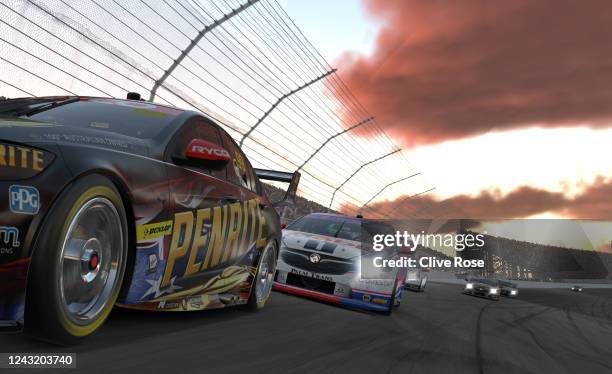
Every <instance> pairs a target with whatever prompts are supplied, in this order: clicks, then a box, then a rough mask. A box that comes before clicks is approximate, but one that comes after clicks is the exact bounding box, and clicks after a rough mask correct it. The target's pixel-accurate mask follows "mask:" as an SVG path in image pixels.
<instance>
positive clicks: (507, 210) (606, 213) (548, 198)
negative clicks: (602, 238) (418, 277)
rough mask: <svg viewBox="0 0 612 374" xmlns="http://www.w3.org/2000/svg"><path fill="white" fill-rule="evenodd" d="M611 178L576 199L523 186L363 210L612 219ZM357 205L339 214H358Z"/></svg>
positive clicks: (408, 215) (379, 214)
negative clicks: (505, 190)
mask: <svg viewBox="0 0 612 374" xmlns="http://www.w3.org/2000/svg"><path fill="white" fill-rule="evenodd" d="M611 197H612V178H610V179H606V178H604V177H601V176H600V177H598V178H597V179H596V180H595V182H594V183H593V184H591V185H589V186H587V187H586V188H584V190H583V191H582V192H581V193H579V194H577V195H576V196H574V197H567V196H565V195H564V194H563V193H561V192H551V191H546V190H542V189H538V188H533V187H529V186H521V187H518V188H516V189H515V190H513V191H511V192H510V193H508V194H506V195H502V194H500V193H499V192H497V191H481V192H480V193H479V194H478V195H477V196H469V195H457V196H453V197H451V198H448V199H446V200H442V201H439V200H436V199H435V198H434V197H432V196H430V195H422V196H417V197H414V198H407V197H406V196H402V197H399V198H397V199H395V200H393V201H384V202H378V203H374V204H370V205H369V206H368V207H367V208H366V210H365V211H364V213H365V215H367V216H371V217H385V215H390V216H392V218H473V219H487V218H488V219H495V218H524V217H529V216H532V215H536V214H542V213H555V214H559V215H562V216H564V217H567V218H581V219H601V220H612V198H611ZM358 210H359V209H358V208H357V207H355V206H343V207H341V209H340V211H342V212H343V213H346V214H351V215H352V214H355V213H356V212H357V211H358Z"/></svg>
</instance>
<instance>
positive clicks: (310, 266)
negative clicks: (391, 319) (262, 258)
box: [274, 213, 406, 313]
mask: <svg viewBox="0 0 612 374" xmlns="http://www.w3.org/2000/svg"><path fill="white" fill-rule="evenodd" d="M370 225H372V226H375V227H376V230H377V231H381V230H382V231H385V232H388V233H392V232H393V231H394V230H393V227H391V226H389V225H386V224H383V223H379V222H376V221H369V220H364V219H361V218H353V217H349V216H344V215H338V214H326V213H314V214H309V215H307V216H304V217H302V218H300V219H298V220H296V221H294V222H293V223H292V224H291V225H289V226H288V227H287V228H286V229H284V230H283V235H282V244H281V248H280V255H279V259H278V266H277V271H276V282H275V283H274V289H275V290H278V291H282V292H287V293H291V294H295V295H299V296H305V297H310V298H313V299H317V300H321V301H325V302H329V303H333V304H338V305H341V306H345V307H351V308H359V309H366V310H371V311H378V312H385V313H391V311H392V310H393V308H394V307H398V306H399V305H400V301H401V296H402V289H403V285H404V281H405V277H406V271H405V269H400V268H394V269H393V270H390V269H384V270H381V272H385V274H384V275H383V274H382V273H381V276H380V279H365V278H362V274H361V272H360V270H361V263H360V261H361V254H362V252H361V250H362V248H361V242H360V238H361V235H362V230H364V231H365V230H367V227H370ZM370 278H371V277H370Z"/></svg>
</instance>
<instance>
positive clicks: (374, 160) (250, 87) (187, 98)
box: [0, 0, 430, 217]
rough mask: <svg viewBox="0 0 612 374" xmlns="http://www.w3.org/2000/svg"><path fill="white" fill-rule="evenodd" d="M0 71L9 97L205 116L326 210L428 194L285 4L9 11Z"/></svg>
mask: <svg viewBox="0 0 612 374" xmlns="http://www.w3.org/2000/svg"><path fill="white" fill-rule="evenodd" d="M0 66H1V69H0V96H6V97H23V96H44V95H65V94H70V95H86V96H101V97H125V95H126V93H127V92H129V91H135V92H139V93H141V94H142V96H143V97H145V98H147V97H152V98H153V99H154V101H156V102H159V103H162V104H169V105H174V106H178V107H181V108H185V109H193V110H197V111H201V112H203V113H205V114H207V115H208V116H209V117H212V118H213V119H215V120H216V121H217V122H219V124H220V125H222V126H223V127H224V128H225V129H226V130H227V131H228V132H229V133H230V135H232V136H233V137H234V139H236V141H238V142H243V149H244V150H245V153H247V155H248V156H249V158H250V159H251V161H252V163H253V164H254V166H255V167H261V168H269V169H278V170H285V171H293V170H296V169H298V168H300V171H301V172H302V181H301V186H300V190H299V194H300V195H301V196H302V197H303V198H305V199H308V200H311V201H314V202H317V203H318V204H320V205H321V206H323V207H329V208H332V209H340V208H342V207H348V206H351V207H353V209H359V210H363V211H364V212H365V213H366V214H367V213H368V206H364V204H366V203H367V202H368V201H370V200H372V198H373V197H375V198H376V200H381V199H392V198H396V197H398V196H400V195H405V196H412V195H416V194H419V193H422V192H424V191H429V190H430V186H428V185H427V183H426V182H425V180H424V179H423V178H422V175H421V174H419V171H418V170H415V169H414V167H413V166H412V165H411V164H410V162H409V161H408V159H407V157H406V155H405V154H404V152H402V151H398V149H399V148H398V146H397V145H396V144H395V143H394V142H393V140H392V139H391V138H390V137H389V136H388V135H387V134H385V132H384V131H383V130H382V128H381V126H380V125H379V123H378V122H377V121H376V119H375V118H373V119H372V118H371V117H372V116H371V114H370V113H369V112H368V111H367V110H366V109H365V108H364V107H363V106H362V105H361V104H360V103H359V102H358V101H357V99H356V98H355V96H354V95H353V94H352V93H351V91H350V89H349V88H348V87H347V86H346V85H345V83H344V82H343V81H342V79H341V78H340V75H339V73H338V72H336V71H335V70H334V68H333V67H332V66H331V65H330V64H329V63H328V61H326V60H325V58H323V56H322V55H321V54H320V53H319V52H318V51H317V49H316V48H315V47H314V46H313V45H312V44H311V42H310V41H309V40H308V39H307V38H306V37H305V36H304V34H303V33H302V32H301V31H300V29H299V28H298V27H297V26H296V24H295V23H294V22H293V20H292V19H291V18H290V17H289V15H288V14H287V13H286V12H285V10H284V9H283V8H282V7H281V6H280V5H279V4H278V2H277V1H276V0H249V1H246V0H216V1H212V0H211V1H205V0H155V1H153V0H134V1H125V0H79V1H76V0H45V1H42V0H0ZM340 74H341V72H340ZM353 127H358V128H359V131H358V132H357V131H355V130H353ZM415 174H416V175H415ZM411 175H415V176H414V177H412V178H406V177H408V176H411ZM396 181H399V182H397V183H396ZM376 200H374V201H376ZM402 201H403V203H406V204H410V203H411V201H410V199H409V198H407V199H403V200H402ZM372 214H374V212H372ZM375 214H377V215H380V216H382V217H385V216H389V213H388V212H387V213H385V212H376V213H375Z"/></svg>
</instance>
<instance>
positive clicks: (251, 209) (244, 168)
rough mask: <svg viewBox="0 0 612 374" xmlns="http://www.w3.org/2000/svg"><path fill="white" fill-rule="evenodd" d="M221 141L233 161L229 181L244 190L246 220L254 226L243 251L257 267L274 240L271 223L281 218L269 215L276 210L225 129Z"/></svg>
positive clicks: (242, 193)
mask: <svg viewBox="0 0 612 374" xmlns="http://www.w3.org/2000/svg"><path fill="white" fill-rule="evenodd" d="M221 138H222V140H223V145H224V147H225V149H227V150H228V151H229V153H230V156H231V158H232V161H231V164H229V165H228V167H227V180H228V181H229V182H230V183H232V184H233V185H235V186H236V187H238V188H240V195H241V198H242V201H243V204H244V205H245V207H246V212H245V213H246V215H245V219H246V221H248V222H249V223H252V225H251V224H249V226H248V227H246V228H245V235H244V240H242V242H241V244H240V245H241V247H240V252H242V253H249V254H250V256H249V257H248V259H246V260H247V261H250V264H251V265H252V266H254V267H255V266H257V263H256V262H257V259H258V256H257V255H258V253H259V251H261V250H262V249H263V247H265V245H266V244H267V242H268V241H269V240H270V237H271V236H270V234H271V233H270V232H269V229H270V227H271V225H270V223H271V221H272V220H273V219H275V218H276V219H277V216H276V215H275V214H274V215H272V216H271V215H270V214H269V213H271V211H272V209H273V208H271V206H270V202H269V201H268V199H267V197H265V196H263V195H264V194H262V193H261V191H262V188H261V184H260V183H259V182H258V180H257V178H256V177H255V171H254V170H253V167H252V166H251V163H250V162H249V160H248V159H247V158H246V156H245V155H244V153H243V152H242V150H241V149H240V148H239V147H238V145H237V144H236V142H234V141H233V140H232V139H231V138H230V136H229V135H228V134H227V133H226V132H225V131H223V130H221ZM272 226H273V225H272Z"/></svg>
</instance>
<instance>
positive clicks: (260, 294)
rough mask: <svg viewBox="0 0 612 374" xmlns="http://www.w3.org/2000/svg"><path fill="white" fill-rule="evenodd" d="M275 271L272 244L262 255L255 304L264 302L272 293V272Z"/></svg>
mask: <svg viewBox="0 0 612 374" xmlns="http://www.w3.org/2000/svg"><path fill="white" fill-rule="evenodd" d="M275 271H276V256H275V253H274V248H273V246H272V244H268V246H267V247H266V249H265V250H264V253H263V254H262V258H261V263H260V265H259V269H258V271H257V278H256V280H255V281H256V285H255V297H256V298H257V303H258V304H260V303H262V302H265V301H266V299H267V298H268V296H270V292H272V283H273V282H274V272H275Z"/></svg>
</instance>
